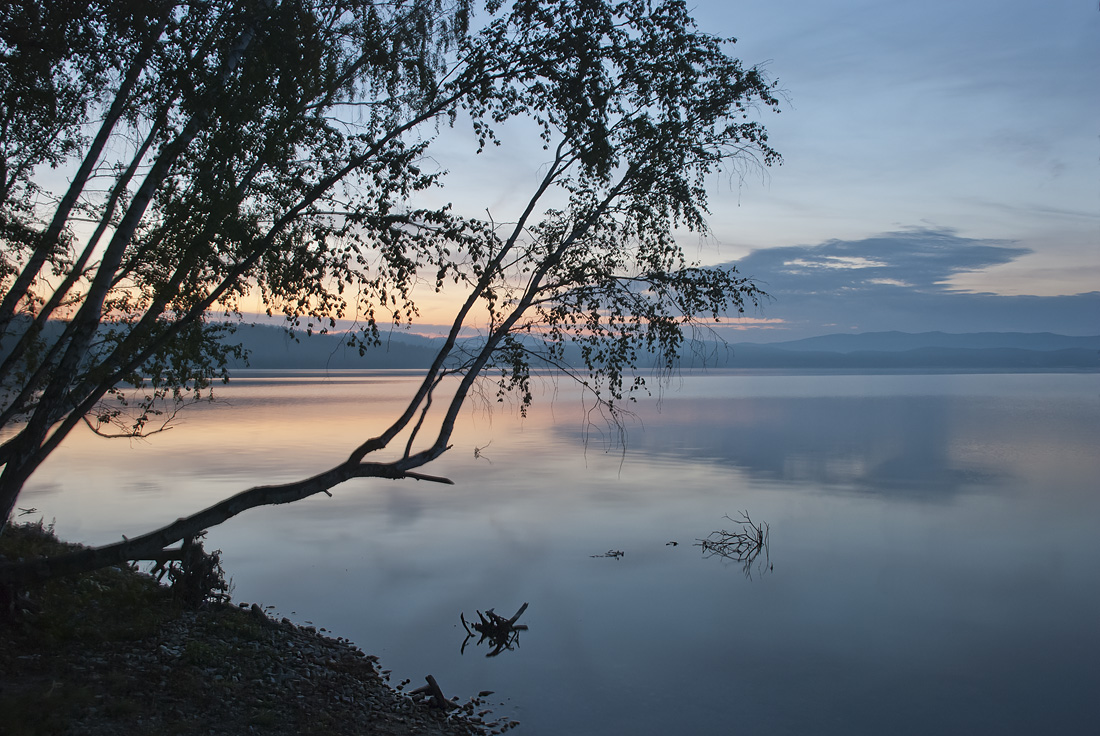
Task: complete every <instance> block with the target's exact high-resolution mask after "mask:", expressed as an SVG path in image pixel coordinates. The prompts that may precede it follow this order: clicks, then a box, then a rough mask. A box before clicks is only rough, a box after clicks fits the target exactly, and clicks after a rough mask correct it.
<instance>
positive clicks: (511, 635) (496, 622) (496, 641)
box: [458, 603, 527, 657]
mask: <svg viewBox="0 0 1100 736" xmlns="http://www.w3.org/2000/svg"><path fill="white" fill-rule="evenodd" d="M526 610H527V603H524V604H523V605H522V606H520V607H519V610H518V611H516V613H515V615H514V616H512V617H511V618H504V617H503V616H501V615H500V614H498V613H495V612H494V611H493V609H492V608H490V609H488V610H486V611H485V613H482V612H481V611H478V612H477V617H478V619H479V620H478V621H474V622H472V623H467V621H466V615H465V614H462V613H460V614H458V617H459V620H461V621H462V628H464V629H466V638H465V639H463V640H462V647H461V648H460V649H459V650H458V653H459V654H465V653H466V645H467V644H469V643H470V642H471V641H472V640H473V638H474V637H475V636H477V637H479V638H478V640H477V643H476V644H475V645H474V646H478V647H479V646H481V645H482V644H487V645H488V648H489V652H488V653H487V654H486V655H485V656H486V657H495V656H497V655H498V654H500V653H501V652H503V651H509V652H510V651H512V650H513V649H515V648H516V647H518V646H519V632H521V631H527V626H526V624H517V623H516V622H517V621H519V617H520V616H522V615H523V612H524V611H526Z"/></svg>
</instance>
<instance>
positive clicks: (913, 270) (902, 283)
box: [736, 228, 1031, 294]
mask: <svg viewBox="0 0 1100 736" xmlns="http://www.w3.org/2000/svg"><path fill="white" fill-rule="evenodd" d="M1030 252H1031V251H1030V250H1029V249H1027V248H1022V247H1019V246H1015V245H1012V244H1010V243H1008V242H1005V241H998V240H973V239H970V238H962V237H959V236H958V235H957V234H955V232H954V231H952V230H947V229H929V228H919V229H913V230H907V231H901V232H894V233H886V234H883V235H877V236H875V237H872V238H867V239H864V240H830V241H828V242H825V243H822V244H820V245H796V246H787V247H782V248H767V249H764V250H757V251H753V252H752V253H750V254H749V255H748V256H746V257H745V258H743V259H741V261H739V262H738V263H737V264H736V265H737V267H738V270H740V271H741V272H742V273H744V274H746V275H748V276H753V277H755V278H757V279H760V280H761V281H762V282H763V283H765V284H768V285H770V286H772V287H773V288H778V289H781V290H782V292H783V293H785V294H818V293H836V292H839V291H841V290H846V291H853V290H854V291H871V292H881V291H882V290H883V289H884V288H888V287H905V288H909V289H914V290H917V291H930V292H941V291H945V290H949V289H950V287H949V286H948V283H949V282H950V279H951V278H952V277H953V276H955V275H957V274H960V273H966V272H969V271H978V270H981V269H985V268H990V267H992V266H1000V265H1004V264H1006V263H1010V262H1012V261H1013V260H1015V259H1017V258H1019V257H1020V256H1022V255H1026V254H1028V253H1030Z"/></svg>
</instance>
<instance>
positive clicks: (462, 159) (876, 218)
mask: <svg viewBox="0 0 1100 736" xmlns="http://www.w3.org/2000/svg"><path fill="white" fill-rule="evenodd" d="M693 7H694V14H695V17H696V19H697V21H698V22H699V25H700V28H701V29H702V30H704V31H706V32H708V33H711V34H714V35H718V36H725V37H729V36H733V37H736V38H737V39H738V43H737V44H736V45H735V46H734V47H733V50H732V52H733V54H734V55H736V56H738V57H739V58H740V59H741V60H742V61H743V62H744V63H745V64H746V65H747V66H751V65H759V66H761V67H763V68H764V69H765V70H766V72H767V74H768V75H769V76H770V77H771V78H772V79H775V80H778V82H779V86H780V88H781V89H782V90H783V93H784V102H783V104H782V112H780V113H779V114H772V113H770V112H767V111H763V112H761V113H760V119H761V121H762V122H764V123H765V125H766V126H767V127H768V130H769V136H770V142H771V143H772V145H773V146H774V147H775V148H777V149H778V150H779V151H780V153H781V154H782V155H783V157H784V161H783V164H782V165H781V166H777V167H772V168H769V169H766V170H763V169H757V170H749V171H748V172H747V173H746V175H745V176H744V177H743V178H736V177H729V176H726V177H724V178H722V177H715V178H714V180H713V181H712V182H711V184H710V187H709V192H710V198H711V200H710V204H711V216H710V218H709V223H710V227H711V232H710V233H709V235H708V236H707V237H706V238H705V239H700V238H699V237H698V236H695V235H691V234H687V235H685V236H684V238H683V244H684V246H685V249H686V250H687V252H688V254H689V256H691V257H693V258H695V259H697V260H700V261H702V262H704V263H707V264H719V263H721V264H734V265H737V267H738V268H739V270H741V271H742V273H744V274H745V275H748V276H752V277H753V278H754V279H756V280H758V281H759V282H760V284H761V285H762V286H763V287H764V288H765V290H767V291H768V292H769V294H770V295H771V297H772V298H771V299H770V300H769V301H768V302H767V303H766V304H765V305H764V306H763V308H762V309H761V310H760V311H756V312H753V313H752V314H750V315H749V316H748V318H746V319H743V320H740V321H734V322H732V323H731V324H730V325H729V330H728V334H727V337H729V338H732V339H735V340H741V339H747V340H756V341H772V340H789V339H796V338H799V337H807V336H811V335H818V334H828V333H831V332H865V331H877V330H891V329H896V330H903V331H908V332H921V331H933V330H942V331H945V332H969V331H1008V332H1039V331H1050V332H1061V333H1064V334H1076V335H1085V334H1091V335H1096V334H1100V8H1098V5H1097V3H1096V2H1095V1H1094V0H1088V1H1086V0H1043V1H1042V2H1040V1H1039V0H998V1H997V2H993V1H992V0H925V1H924V2H920V3H913V2H907V3H899V2H882V1H881V0H873V1H865V0H829V2H821V1H820V0H697V1H696V3H695V4H694V5H693ZM509 133H511V134H515V130H514V129H513V130H512V131H506V135H507V134H509ZM505 143H506V144H507V143H508V141H507V140H506V141H505ZM536 153H537V150H536ZM542 163H543V162H542V161H541V160H539V159H538V157H537V155H536V156H534V157H533V158H524V157H523V156H518V157H517V156H516V155H515V154H514V153H513V152H512V151H511V150H510V149H508V147H507V145H506V147H505V148H504V149H501V150H499V151H492V150H491V151H489V152H487V153H486V154H482V155H481V156H480V157H476V158H475V157H473V156H470V155H468V156H459V157H458V158H456V159H453V160H450V159H448V161H447V166H446V167H447V168H448V169H449V170H450V172H451V173H450V175H449V176H448V181H450V185H449V186H448V187H447V189H446V190H444V192H445V196H446V197H450V198H451V199H453V200H454V201H455V204H456V206H458V207H459V208H460V209H465V208H470V209H477V210H478V211H479V212H484V210H485V209H486V208H488V209H490V210H491V211H494V212H495V211H496V210H494V207H496V208H500V209H506V208H507V203H508V201H509V195H510V193H512V192H524V191H528V192H529V191H530V189H531V184H532V182H534V181H536V180H537V177H538V175H539V169H540V167H541V165H542ZM429 314H430V311H429V312H428V313H426V314H425V316H426V317H427V316H429Z"/></svg>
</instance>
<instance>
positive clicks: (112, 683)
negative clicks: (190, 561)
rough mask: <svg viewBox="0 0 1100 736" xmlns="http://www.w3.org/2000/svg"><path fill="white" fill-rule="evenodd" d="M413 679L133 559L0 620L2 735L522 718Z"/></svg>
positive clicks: (342, 729) (392, 726)
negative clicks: (416, 689)
mask: <svg viewBox="0 0 1100 736" xmlns="http://www.w3.org/2000/svg"><path fill="white" fill-rule="evenodd" d="M27 528H28V527H14V528H13V527H11V526H9V528H8V530H6V531H5V533H4V536H3V537H0V542H3V545H0V554H3V555H4V556H6V557H7V558H8V559H13V557H12V556H11V553H10V545H11V544H12V542H13V540H12V537H13V536H17V535H18V534H19V532H14V533H13V529H23V530H25V529H27ZM30 528H31V529H33V527H30ZM39 528H40V527H39ZM5 545H7V546H8V551H7V554H5V553H4V552H3V550H4V546H5ZM404 685H405V683H402V684H401V685H398V686H396V687H391V686H390V684H389V682H388V673H386V672H384V671H380V670H379V665H378V662H377V659H376V658H375V657H373V656H369V655H366V654H364V653H363V652H362V651H360V650H359V649H358V648H356V647H355V646H354V645H352V644H351V643H350V642H348V641H346V640H344V639H342V638H336V639H333V638H329V637H326V636H324V635H322V634H320V633H318V632H317V631H316V630H315V629H314V628H313V627H300V626H297V625H294V624H293V623H291V622H290V621H288V620H286V619H284V620H282V621H275V620H273V619H271V618H269V617H268V616H266V615H265V614H264V613H263V611H262V610H261V609H260V607H259V606H256V605H252V606H247V607H246V606H244V604H240V605H239V606H233V605H229V604H226V603H208V604H205V605H204V606H201V607H200V608H198V609H197V610H192V609H190V608H188V607H186V606H182V605H180V603H179V602H178V599H177V597H175V596H173V595H172V592H171V591H170V590H169V589H168V588H166V587H164V586H162V585H159V584H157V582H156V581H155V580H154V579H153V578H152V577H150V576H149V575H145V574H143V573H140V572H136V571H134V570H131V569H129V568H124V569H119V568H110V569H106V570H100V571H98V572H96V573H93V574H91V575H86V576H81V577H78V578H70V579H63V580H55V581H51V583H49V585H47V586H45V587H43V588H39V589H36V590H32V591H29V594H28V595H27V596H26V597H24V598H22V599H21V601H20V603H19V604H18V605H17V606H15V607H13V610H11V611H9V612H8V615H7V616H6V617H5V620H4V621H3V622H2V623H0V734H11V735H12V736H17V735H22V734H81V735H86V736H100V735H103V736H107V735H108V734H110V735H112V736H114V735H117V734H153V733H156V734H180V735H181V736H182V735H185V734H188V735H189V734H196V735H197V734H204V735H217V736H221V735H223V734H224V735H226V736H228V735H230V734H272V735H280V736H281V735H282V734H288V735H289V734H334V735H337V736H342V735H344V734H348V735H350V734H379V735H384V736H406V735H409V734H426V735H428V736H470V735H471V734H489V733H502V732H504V731H507V730H508V729H510V728H511V727H513V726H514V725H516V724H515V723H514V722H510V721H507V720H499V719H495V718H494V717H493V715H492V711H491V709H490V708H489V707H488V706H487V705H486V704H485V702H484V701H483V697H485V696H487V695H489V693H482V694H481V695H480V696H478V697H474V698H471V699H470V700H469V701H467V702H465V703H459V702H457V698H456V699H453V700H451V701H446V705H445V706H444V707H441V704H440V703H439V698H435V699H434V700H433V698H431V697H430V695H429V694H416V695H414V694H410V693H406V692H404V691H403V689H404Z"/></svg>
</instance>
